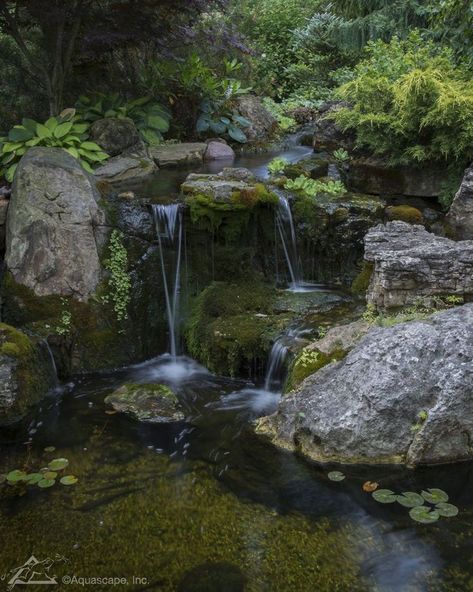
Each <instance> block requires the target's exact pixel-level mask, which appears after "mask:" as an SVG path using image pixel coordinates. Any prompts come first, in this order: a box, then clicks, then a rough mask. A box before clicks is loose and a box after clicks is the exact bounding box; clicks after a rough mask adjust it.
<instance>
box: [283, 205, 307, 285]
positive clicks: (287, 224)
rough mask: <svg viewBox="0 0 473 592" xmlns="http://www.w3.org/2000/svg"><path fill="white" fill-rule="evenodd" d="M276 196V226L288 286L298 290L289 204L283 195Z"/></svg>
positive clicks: (299, 281) (298, 274)
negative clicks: (285, 265)
mask: <svg viewBox="0 0 473 592" xmlns="http://www.w3.org/2000/svg"><path fill="white" fill-rule="evenodd" d="M278 197H279V204H278V207H277V210H276V227H277V229H278V234H279V238H280V239H281V243H282V247H283V250H284V256H285V258H286V263H287V267H288V270H289V275H290V278H291V284H290V287H291V289H293V290H299V289H301V288H302V284H303V282H302V273H301V266H300V262H299V255H298V252H297V240H296V230H295V227H294V220H293V218H292V212H291V206H290V205H289V200H288V199H287V197H286V196H285V195H278Z"/></svg>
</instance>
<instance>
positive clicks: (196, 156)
mask: <svg viewBox="0 0 473 592" xmlns="http://www.w3.org/2000/svg"><path fill="white" fill-rule="evenodd" d="M206 150H207V144H206V143H205V142H187V143H182V144H163V145H162V146H152V147H150V148H149V153H150V156H151V158H152V159H153V160H154V162H155V163H156V164H157V165H158V166H159V167H160V168H166V167H178V166H189V165H193V164H200V163H201V162H202V161H203V158H204V154H205V152H206Z"/></svg>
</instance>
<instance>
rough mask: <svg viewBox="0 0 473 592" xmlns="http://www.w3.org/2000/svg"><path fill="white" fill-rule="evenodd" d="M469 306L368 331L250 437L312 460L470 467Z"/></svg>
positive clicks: (472, 366)
mask: <svg viewBox="0 0 473 592" xmlns="http://www.w3.org/2000/svg"><path fill="white" fill-rule="evenodd" d="M472 335H473V304H467V305H464V306H460V307H457V308H454V309H451V310H448V311H444V312H441V313H437V314H435V315H432V316H431V317H429V318H428V319H426V320H423V321H413V322H409V323H401V324H399V325H396V326H394V327H391V328H373V329H371V331H370V332H369V333H368V334H367V335H366V336H365V337H363V338H362V339H361V340H360V341H359V342H358V344H357V345H356V346H355V348H354V349H353V350H352V351H351V352H350V353H349V354H348V355H347V356H346V358H344V359H343V360H342V361H340V362H336V363H332V364H329V365H328V366H325V367H324V368H322V369H321V370H319V371H318V372H316V373H315V374H313V375H311V376H309V377H308V378H306V379H305V380H304V382H302V384H301V385H300V386H299V387H298V388H297V389H296V390H295V391H293V392H291V393H290V394H289V395H288V396H286V397H284V398H283V399H282V400H281V402H280V404H279V408H278V411H277V412H276V413H275V414H274V415H272V416H269V417H267V418H263V419H261V420H259V422H258V425H257V431H258V432H259V433H260V434H265V435H267V436H269V437H270V438H271V439H272V441H273V442H274V443H275V444H277V445H279V446H281V447H283V448H286V449H289V450H293V451H297V452H299V453H301V454H303V455H305V456H307V457H309V458H311V459H313V460H316V461H321V462H340V463H405V464H408V465H411V466H416V465H424V464H437V463H450V462H456V461H461V460H467V459H471V458H473V446H472V445H471V442H472V441H473V396H472V394H473V339H472V337H471V336H472Z"/></svg>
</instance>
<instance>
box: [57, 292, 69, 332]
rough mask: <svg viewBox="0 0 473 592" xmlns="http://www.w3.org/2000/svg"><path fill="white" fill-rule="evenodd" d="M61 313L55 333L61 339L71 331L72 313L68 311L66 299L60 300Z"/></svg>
mask: <svg viewBox="0 0 473 592" xmlns="http://www.w3.org/2000/svg"><path fill="white" fill-rule="evenodd" d="M61 304H62V312H61V316H60V317H59V323H58V325H57V326H56V333H57V334H58V335H61V337H66V336H67V335H69V334H70V333H71V329H72V313H71V311H70V310H69V309H68V302H67V299H66V298H61Z"/></svg>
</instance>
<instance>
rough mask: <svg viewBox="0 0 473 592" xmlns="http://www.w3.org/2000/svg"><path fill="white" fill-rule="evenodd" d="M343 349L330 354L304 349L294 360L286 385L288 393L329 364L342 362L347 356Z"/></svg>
mask: <svg viewBox="0 0 473 592" xmlns="http://www.w3.org/2000/svg"><path fill="white" fill-rule="evenodd" d="M346 353H347V352H346V351H345V350H343V349H335V350H333V351H331V352H330V353H329V354H327V353H325V352H322V351H320V350H318V349H310V350H309V349H308V348H304V349H303V350H302V351H301V352H300V353H299V355H298V356H297V357H296V358H295V359H294V361H293V363H292V365H291V368H290V370H289V375H288V379H287V384H286V389H285V390H286V392H288V391H290V390H292V389H294V388H296V387H297V386H298V385H299V384H300V383H301V382H302V381H303V380H305V379H306V378H307V377H308V376H310V375H311V374H315V373H316V372H318V371H319V370H320V369H321V368H323V367H324V366H327V364H330V363H331V362H335V361H339V360H342V359H343V358H344V357H345V356H346Z"/></svg>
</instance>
